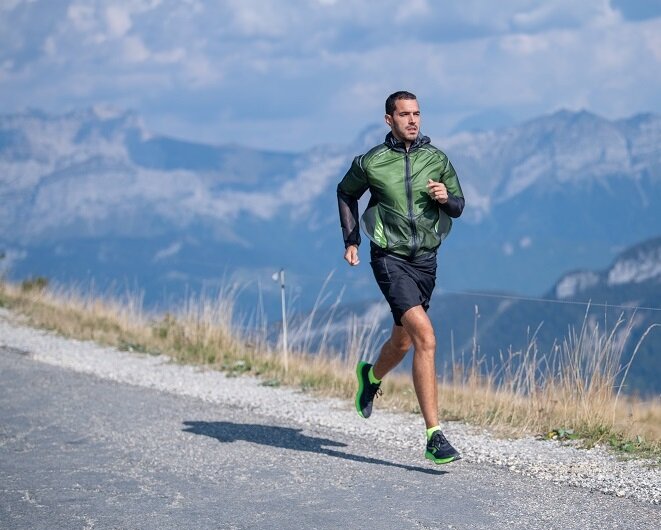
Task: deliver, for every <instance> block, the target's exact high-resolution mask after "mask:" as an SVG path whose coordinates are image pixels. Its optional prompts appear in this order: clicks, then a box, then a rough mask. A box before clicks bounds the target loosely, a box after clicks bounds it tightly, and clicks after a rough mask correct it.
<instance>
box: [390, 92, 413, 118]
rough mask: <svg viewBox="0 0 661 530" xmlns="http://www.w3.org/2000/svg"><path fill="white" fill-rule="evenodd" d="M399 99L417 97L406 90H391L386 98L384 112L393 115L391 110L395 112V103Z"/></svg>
mask: <svg viewBox="0 0 661 530" xmlns="http://www.w3.org/2000/svg"><path fill="white" fill-rule="evenodd" d="M400 99H418V98H416V97H415V94H412V93H411V92H407V91H406V90H400V91H398V92H393V93H392V94H390V95H389V96H388V99H386V114H388V115H390V116H392V115H393V112H395V105H396V103H397V100H400Z"/></svg>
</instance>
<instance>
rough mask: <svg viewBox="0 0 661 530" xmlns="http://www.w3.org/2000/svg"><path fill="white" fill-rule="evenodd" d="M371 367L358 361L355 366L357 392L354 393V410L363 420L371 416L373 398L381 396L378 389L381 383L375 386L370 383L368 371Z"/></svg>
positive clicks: (380, 391)
mask: <svg viewBox="0 0 661 530" xmlns="http://www.w3.org/2000/svg"><path fill="white" fill-rule="evenodd" d="M370 368H372V365H371V364H369V363H366V362H363V361H360V362H359V363H358V365H357V366H356V376H358V392H356V410H357V411H358V414H359V415H360V416H362V417H363V418H369V417H370V415H371V414H372V401H374V396H377V395H381V393H382V390H381V389H380V388H379V387H380V386H381V383H379V384H377V385H375V384H374V383H372V382H370V378H369V375H368V374H369V371H370Z"/></svg>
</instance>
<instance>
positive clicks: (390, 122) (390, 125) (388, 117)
mask: <svg viewBox="0 0 661 530" xmlns="http://www.w3.org/2000/svg"><path fill="white" fill-rule="evenodd" d="M385 118H386V123H387V124H388V127H392V116H391V115H390V114H386V116H385Z"/></svg>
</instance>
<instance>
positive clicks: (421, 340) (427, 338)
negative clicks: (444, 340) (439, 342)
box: [414, 330, 436, 353]
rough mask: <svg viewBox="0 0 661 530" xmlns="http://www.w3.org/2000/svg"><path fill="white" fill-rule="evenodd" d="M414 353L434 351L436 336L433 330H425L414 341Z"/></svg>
mask: <svg viewBox="0 0 661 530" xmlns="http://www.w3.org/2000/svg"><path fill="white" fill-rule="evenodd" d="M414 343H415V350H416V352H418V351H420V352H430V353H434V352H435V351H436V335H434V331H433V330H428V331H427V330H425V331H424V332H423V333H420V334H419V335H418V336H417V337H415V340H414Z"/></svg>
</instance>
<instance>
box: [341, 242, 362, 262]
mask: <svg viewBox="0 0 661 530" xmlns="http://www.w3.org/2000/svg"><path fill="white" fill-rule="evenodd" d="M344 259H345V261H346V262H347V263H348V264H349V265H351V266H352V267H355V266H356V265H358V264H359V263H360V260H359V259H358V246H357V245H349V246H348V247H347V249H346V250H345V251H344Z"/></svg>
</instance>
